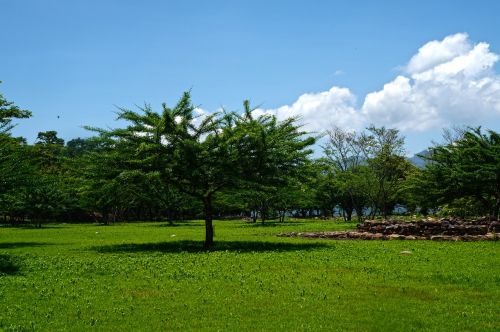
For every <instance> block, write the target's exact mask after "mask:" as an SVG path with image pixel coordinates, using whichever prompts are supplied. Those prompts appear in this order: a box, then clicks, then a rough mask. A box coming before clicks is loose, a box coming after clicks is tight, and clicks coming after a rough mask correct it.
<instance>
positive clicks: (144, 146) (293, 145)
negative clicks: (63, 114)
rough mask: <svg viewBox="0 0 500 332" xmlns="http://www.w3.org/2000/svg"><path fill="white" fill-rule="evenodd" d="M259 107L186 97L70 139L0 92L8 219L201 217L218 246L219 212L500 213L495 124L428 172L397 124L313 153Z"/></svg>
mask: <svg viewBox="0 0 500 332" xmlns="http://www.w3.org/2000/svg"><path fill="white" fill-rule="evenodd" d="M252 111H253V109H252V108H251V107H250V105H249V103H248V102H247V101H245V102H244V112H243V114H236V113H231V112H221V113H217V114H211V115H208V116H197V113H196V109H195V107H194V106H193V104H192V103H191V99H190V95H189V93H185V94H184V95H183V97H182V98H181V99H180V101H179V102H178V103H177V105H176V106H175V107H173V108H169V107H167V106H166V105H163V107H162V109H161V110H160V112H155V111H153V110H152V109H151V107H150V106H148V105H146V106H144V107H143V108H140V109H138V110H137V111H133V110H127V109H120V111H119V116H118V118H119V119H120V120H125V121H126V122H127V123H128V125H127V126H125V127H123V128H118V129H115V130H103V129H99V128H87V129H89V130H91V131H93V132H94V133H95V136H93V137H90V138H85V139H82V138H76V139H73V140H70V141H68V142H66V143H65V142H64V140H62V139H61V138H59V137H58V136H57V132H55V131H46V132H40V133H39V134H38V138H37V140H36V142H35V143H34V144H28V143H27V142H26V140H25V139H24V138H22V137H12V135H11V129H12V127H13V122H12V121H13V120H15V119H20V118H28V117H30V116H31V113H30V112H29V111H26V110H22V109H20V108H19V107H17V106H15V105H14V104H13V103H12V102H8V101H7V100H6V99H5V98H4V97H3V96H2V95H0V218H1V219H2V220H3V221H5V222H9V223H21V222H32V223H36V224H39V225H41V223H42V222H44V221H64V222H71V221H100V222H105V223H109V222H114V221H124V220H167V221H174V220H179V219H183V218H195V217H203V218H204V219H205V220H206V226H207V227H206V232H207V245H210V244H211V239H212V237H213V236H212V226H211V225H212V218H213V217H214V216H216V217H224V216H247V217H248V218H250V219H253V220H254V221H256V220H257V219H259V220H262V221H264V220H266V219H269V218H279V219H280V220H283V219H284V218H285V216H286V215H297V216H302V217H307V216H312V215H321V216H325V217H329V216H331V215H332V213H333V212H334V211H337V212H340V214H341V215H342V216H343V217H344V218H345V219H346V220H351V218H353V217H355V218H358V219H363V218H366V217H370V218H373V217H375V216H379V215H380V216H383V217H387V216H388V215H390V214H392V213H393V211H394V208H395V207H396V206H403V207H404V209H405V210H406V211H407V213H411V214H414V213H421V214H424V215H425V214H427V213H428V211H435V212H436V211H437V212H439V213H442V214H450V215H459V216H462V217H464V216H468V215H488V216H492V217H497V218H498V217H499V207H500V136H499V134H498V133H497V132H494V131H486V132H484V131H482V130H481V129H479V128H469V129H465V130H456V131H454V132H448V135H446V140H445V141H444V142H443V143H442V144H439V145H434V146H432V147H430V148H429V149H428V152H427V153H425V155H423V156H422V158H423V159H424V160H425V161H426V163H425V164H426V166H425V167H424V168H419V167H416V166H414V165H413V164H411V163H410V162H409V161H408V160H407V158H406V157H405V150H404V138H403V137H402V136H401V135H400V133H399V132H398V131H397V130H396V129H387V128H384V127H382V128H377V127H374V126H371V127H369V128H367V129H366V130H365V131H363V132H361V133H355V132H351V131H347V130H343V129H341V128H335V127H333V128H331V129H330V130H329V131H328V132H327V133H326V134H325V135H326V139H325V140H324V141H325V142H326V143H325V144H324V145H323V146H322V150H323V155H322V157H320V158H313V157H312V150H311V146H312V145H313V144H315V143H316V140H317V137H313V135H311V134H309V133H307V132H304V131H303V130H302V129H301V127H300V126H299V125H298V124H297V119H294V118H291V119H288V120H284V121H278V120H277V119H276V118H275V117H273V116H271V115H261V116H254V113H253V112H252ZM333 120H335V119H333Z"/></svg>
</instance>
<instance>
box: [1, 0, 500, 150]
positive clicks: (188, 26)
mask: <svg viewBox="0 0 500 332" xmlns="http://www.w3.org/2000/svg"><path fill="white" fill-rule="evenodd" d="M0 8H1V11H2V15H1V16H2V18H1V20H0V37H1V39H0V40H2V44H1V45H2V46H1V49H2V51H0V80H2V81H3V83H2V84H1V85H0V91H1V93H3V94H4V96H5V97H6V98H7V99H9V100H13V101H15V102H16V103H17V104H18V105H19V106H21V107H23V108H27V109H30V110H31V111H32V112H33V114H34V117H33V118H32V119H29V120H25V121H22V122H21V123H20V124H19V126H18V127H17V128H16V129H15V132H14V133H15V134H16V135H23V136H25V137H28V138H29V139H30V140H33V139H34V138H35V137H36V134H37V132H38V131H43V130H57V131H58V132H59V133H60V135H61V136H62V137H63V138H65V139H71V138H75V137H78V136H88V135H89V133H88V132H86V131H85V130H83V129H82V128H81V126H82V125H93V126H101V127H105V126H116V123H115V122H114V117H115V114H114V112H115V111H116V108H115V105H117V106H123V107H130V108H133V107H134V105H135V104H143V103H144V102H148V103H150V104H152V106H153V107H154V108H157V109H158V108H159V107H160V104H161V103H162V102H164V101H165V102H167V104H170V105H172V104H174V103H175V102H176V100H177V99H178V98H179V97H180V95H181V93H182V92H183V91H184V90H187V89H192V96H193V100H194V102H195V103H196V104H198V105H200V107H201V108H202V109H203V110H206V111H208V112H211V111H215V110H217V109H218V108H219V107H220V106H224V107H226V108H227V109H229V110H240V109H241V104H242V101H243V99H246V98H248V99H250V100H251V101H252V103H253V104H254V105H256V106H257V105H258V106H259V107H260V108H261V110H262V112H270V113H273V114H277V115H278V117H286V116H287V115H300V116H302V118H303V121H304V122H305V123H306V124H307V125H310V126H309V127H308V128H310V129H311V130H315V131H321V130H324V129H328V127H329V126H331V125H339V126H342V127H352V129H357V130H359V129H360V128H362V127H364V126H366V125H368V124H369V123H375V124H377V125H386V126H389V127H397V128H399V129H401V131H402V133H403V134H404V135H405V136H406V137H407V146H408V150H409V153H413V152H418V151H420V150H422V149H423V148H425V147H426V146H428V145H429V143H430V140H431V139H439V136H440V129H439V128H440V127H442V126H449V125H453V124H456V125H462V124H472V125H483V126H486V127H490V128H492V129H495V130H499V129H500V88H499V86H500V79H499V74H498V64H497V62H498V59H497V58H495V56H496V55H497V54H500V34H499V33H498V32H499V31H500V21H499V20H498V13H499V12H500V1H494V0H491V1H459V0H455V1H444V0H443V1H256V0H254V1H124V0H121V1H111V0H101V1H90V0H87V1H62V0H61V1H50V0H44V1H41V0H40V1H35V0H32V1H23V0H15V1H14V0H11V1H6V0H0ZM457 33H459V35H456V34H457ZM453 36H455V37H453ZM446 37H449V38H448V39H445V38H446ZM431 41H435V43H434V44H430V46H428V47H427V48H425V49H424V51H423V52H420V53H419V49H420V48H422V47H423V46H424V45H426V44H428V43H429V42H431ZM481 42H485V43H487V44H488V47H487V48H486V49H485V48H484V47H481V45H482V44H480V43H481ZM429 53H431V54H430V55H429ZM456 58H460V59H462V58H463V59H465V60H464V61H469V62H467V64H466V65H465V66H466V67H463V68H462V67H461V68H459V69H457V71H454V72H453V77H451V76H450V74H449V71H446V74H443V73H442V70H441V69H443V68H444V69H443V70H445V69H446V68H448V67H450V66H452V67H453V66H456V65H457V63H461V62H460V59H459V60H454V59H456ZM412 59H413V60H412ZM412 61H413V62H412ZM462 62H463V61H462ZM410 64H411V65H410ZM439 65H443V66H441V67H439ZM447 66H448V67H447ZM431 67H432V68H431ZM438 67H439V68H438ZM433 68H434V69H436V68H437V69H436V70H435V71H433V70H434V69H433ZM453 68H455V67H453ZM471 68H480V69H478V70H479V72H478V71H474V72H473V73H472V74H471V70H472V69H471ZM424 71H426V72H425V73H424ZM430 71H432V73H430ZM452 71H453V70H452ZM457 72H460V73H458V74H457ZM443 75H445V76H443ZM457 75H458V76H457ZM460 75H462V76H460ZM399 77H402V78H401V79H399ZM405 78H406V79H407V80H406V81H405ZM387 84H389V85H387ZM384 85H386V87H384ZM438 85H439V86H438ZM458 85H460V86H458ZM478 86H480V88H477V87H478ZM483 86H485V87H483ZM332 88H334V89H332ZM408 89H410V90H411V91H407V90H408ZM394 91H396V92H394ZM374 93H376V94H374ZM369 94H371V97H367V95H369ZM428 96H432V98H431V97H429V98H428ZM484 100H487V102H484V103H483V101H484ZM478 102H479V103H480V104H481V105H480V106H477V104H478ZM476 107H478V109H477V110H476ZM420 112H422V113H420ZM58 116H59V118H58Z"/></svg>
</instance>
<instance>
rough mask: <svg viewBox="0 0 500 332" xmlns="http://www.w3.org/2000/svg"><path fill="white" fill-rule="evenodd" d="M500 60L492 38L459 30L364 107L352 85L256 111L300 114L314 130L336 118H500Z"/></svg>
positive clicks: (429, 121) (422, 126)
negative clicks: (497, 68) (498, 66)
mask: <svg viewBox="0 0 500 332" xmlns="http://www.w3.org/2000/svg"><path fill="white" fill-rule="evenodd" d="M498 60H499V56H498V55H497V54H495V53H493V52H491V51H490V48H489V45H488V44H487V43H478V44H473V43H472V42H471V41H470V39H469V37H468V35H467V34H463V33H459V34H455V35H451V36H448V37H446V38H444V39H443V40H441V41H436V40H434V41H431V42H428V43H427V44H425V45H424V46H422V47H421V48H420V49H419V50H418V52H417V53H416V54H415V55H414V56H413V57H412V58H411V59H410V61H409V62H408V64H407V65H406V66H405V67H404V72H403V73H402V74H401V75H398V76H397V77H396V78H395V79H394V80H392V81H391V82H389V83H387V84H385V85H384V86H383V88H382V89H381V90H379V91H374V92H372V93H369V94H367V95H366V97H365V98H364V101H363V103H362V104H361V106H359V107H358V106H357V105H356V96H355V95H354V94H353V93H352V92H351V91H350V90H349V89H347V88H341V87H332V88H331V89H330V90H328V91H324V92H319V93H306V94H303V95H302V96H300V97H299V98H298V99H297V101H295V102H294V103H293V104H291V105H284V106H281V107H278V108H276V109H267V110H266V109H259V110H257V111H256V112H257V113H258V114H259V113H260V114H262V113H268V114H275V115H276V116H277V117H278V118H280V119H283V118H287V117H292V116H299V117H301V118H302V121H303V123H304V124H305V126H306V128H307V129H308V130H313V131H322V130H324V129H327V128H328V127H329V126H330V125H331V124H335V125H337V126H342V127H346V128H351V129H360V128H362V127H364V126H367V125H369V124H371V123H374V124H376V125H385V126H388V127H395V128H398V129H400V130H402V131H406V132H410V131H424V130H429V129H436V128H441V127H445V126H450V125H453V124H470V125H475V124H481V123H485V122H486V123H487V122H488V121H493V120H496V121H498V119H500V76H499V75H498V74H496V73H495V72H494V70H493V66H494V65H495V63H496V62H497V61H498Z"/></svg>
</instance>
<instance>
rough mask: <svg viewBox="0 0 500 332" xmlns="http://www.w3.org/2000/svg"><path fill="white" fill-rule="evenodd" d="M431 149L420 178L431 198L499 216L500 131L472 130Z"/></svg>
mask: <svg viewBox="0 0 500 332" xmlns="http://www.w3.org/2000/svg"><path fill="white" fill-rule="evenodd" d="M430 151H431V153H430V154H429V156H427V157H426V158H427V159H428V160H429V161H430V162H429V163H428V164H427V167H426V168H425V169H424V170H423V172H422V173H421V176H420V177H419V183H420V185H421V188H424V189H425V190H427V192H428V195H429V196H430V197H432V198H433V199H434V200H435V201H436V202H438V203H439V205H441V206H443V205H448V206H451V207H453V206H458V205H461V206H469V207H470V208H469V209H467V210H468V211H469V212H472V211H474V210H476V213H484V214H489V215H490V216H492V217H496V218H498V217H499V210H500V134H498V133H497V132H494V131H491V130H490V131H487V132H486V133H484V132H483V131H482V130H481V128H476V129H469V130H468V131H466V132H464V133H463V135H461V137H458V138H457V139H456V140H455V141H453V142H451V143H449V144H446V145H442V146H436V147H433V148H431V149H430ZM461 210H462V213H464V212H466V211H464V210H463V209H461Z"/></svg>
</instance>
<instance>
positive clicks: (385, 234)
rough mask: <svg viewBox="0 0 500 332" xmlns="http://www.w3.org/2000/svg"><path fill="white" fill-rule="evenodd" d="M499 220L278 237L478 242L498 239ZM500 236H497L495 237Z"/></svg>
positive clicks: (377, 225) (381, 224) (375, 223)
mask: <svg viewBox="0 0 500 332" xmlns="http://www.w3.org/2000/svg"><path fill="white" fill-rule="evenodd" d="M496 233H500V221H498V220H491V219H487V218H481V219H476V220H469V221H466V220H462V219H458V218H442V219H438V220H436V219H431V218H429V219H422V220H418V221H398V220H383V221H380V220H369V221H366V222H364V223H361V224H358V225H357V229H356V231H348V232H316V233H309V232H308V233H296V232H291V233H281V234H279V236H289V237H297V236H298V237H306V238H326V239H363V240H434V241H481V240H490V241H495V240H497V239H498V235H497V234H496ZM499 235H500V234H499Z"/></svg>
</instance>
